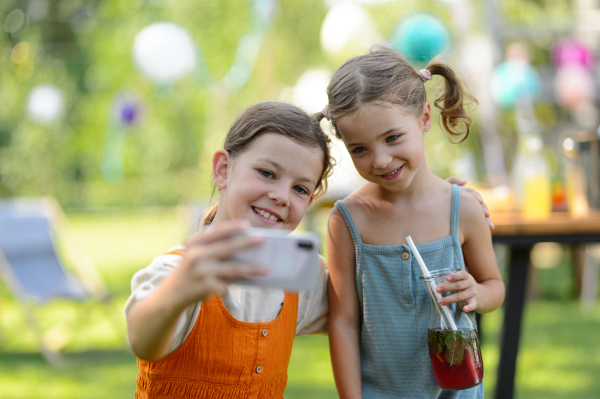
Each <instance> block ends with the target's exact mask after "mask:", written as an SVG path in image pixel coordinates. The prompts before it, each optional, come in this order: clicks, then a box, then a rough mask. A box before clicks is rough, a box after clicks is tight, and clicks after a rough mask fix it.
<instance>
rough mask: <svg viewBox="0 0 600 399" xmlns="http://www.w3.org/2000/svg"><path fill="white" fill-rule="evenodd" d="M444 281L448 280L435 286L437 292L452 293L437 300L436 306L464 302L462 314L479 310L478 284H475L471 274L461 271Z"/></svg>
mask: <svg viewBox="0 0 600 399" xmlns="http://www.w3.org/2000/svg"><path fill="white" fill-rule="evenodd" d="M446 279H447V280H448V282H447V283H443V284H440V285H438V286H437V292H439V293H442V292H446V291H452V292H453V294H452V295H448V296H447V297H444V298H441V299H439V300H438V304H440V305H442V306H443V305H449V304H451V303H455V302H459V301H464V303H465V306H464V307H463V311H464V312H471V311H473V310H475V309H477V308H479V303H478V300H479V296H478V286H479V284H478V283H477V281H475V278H473V276H472V275H471V274H469V273H468V272H467V271H465V270H461V271H458V272H456V273H452V274H450V275H448V277H446Z"/></svg>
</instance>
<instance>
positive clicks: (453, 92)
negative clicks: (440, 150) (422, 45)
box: [427, 57, 477, 143]
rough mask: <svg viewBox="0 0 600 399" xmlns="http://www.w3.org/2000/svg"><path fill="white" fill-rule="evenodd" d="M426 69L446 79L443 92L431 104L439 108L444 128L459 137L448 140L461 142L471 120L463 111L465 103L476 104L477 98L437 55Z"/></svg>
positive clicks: (466, 133) (465, 136)
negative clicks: (455, 139)
mask: <svg viewBox="0 0 600 399" xmlns="http://www.w3.org/2000/svg"><path fill="white" fill-rule="evenodd" d="M427 70H428V71H429V72H431V74H432V75H440V76H443V77H444V79H445V80H446V84H445V88H444V93H443V94H442V95H441V96H440V97H438V98H437V99H436V100H435V101H434V102H433V105H434V106H435V107H436V108H437V109H439V110H440V117H441V120H442V125H443V127H444V130H446V131H447V132H448V133H449V134H450V135H451V136H454V137H458V138H459V140H458V141H452V140H450V141H452V142H453V143H461V142H463V141H464V140H465V139H466V138H467V136H468V135H469V128H470V126H471V122H472V121H471V117H470V116H469V115H467V112H466V111H465V105H466V104H473V103H474V104H475V105H477V100H476V99H475V97H473V96H472V95H471V94H470V93H469V91H468V90H467V88H466V87H465V85H464V83H462V82H461V81H460V79H459V78H458V76H456V73H455V72H454V71H453V70H452V69H451V68H450V67H449V66H448V65H446V64H445V63H444V62H442V61H441V60H440V58H439V57H436V58H434V59H433V60H432V61H431V62H430V63H429V65H428V66H427Z"/></svg>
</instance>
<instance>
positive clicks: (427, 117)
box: [421, 101, 431, 132]
mask: <svg viewBox="0 0 600 399" xmlns="http://www.w3.org/2000/svg"><path fill="white" fill-rule="evenodd" d="M421 126H422V127H423V132H428V131H429V129H431V104H430V103H429V101H425V104H423V115H422V116H421Z"/></svg>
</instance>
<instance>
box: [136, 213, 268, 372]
mask: <svg viewBox="0 0 600 399" xmlns="http://www.w3.org/2000/svg"><path fill="white" fill-rule="evenodd" d="M245 227H246V225H245V224H242V223H227V224H226V225H224V226H222V227H221V228H215V229H214V230H212V231H210V232H207V233H201V234H197V235H195V236H194V237H192V238H190V239H189V240H188V242H187V243H186V247H187V249H186V252H185V256H184V257H183V259H182V261H181V263H180V264H179V266H178V267H177V268H175V270H174V271H173V273H172V274H171V275H170V276H168V277H166V278H165V279H164V280H163V282H162V284H161V285H160V286H159V287H158V288H157V289H156V290H155V291H154V292H153V293H152V294H150V295H148V297H146V298H144V299H143V300H141V301H140V302H138V303H137V304H135V305H134V306H133V308H132V309H131V310H130V311H129V316H128V325H127V333H128V338H129V343H130V345H131V349H132V351H133V353H134V354H135V355H136V356H137V357H139V358H142V359H146V360H156V359H159V358H161V357H163V356H164V355H166V354H167V353H168V350H169V343H170V342H171V339H172V337H173V334H174V332H175V328H176V326H177V321H178V319H179V316H180V315H181V313H182V312H183V311H184V310H185V308H186V307H187V306H189V305H191V304H193V303H197V302H199V301H201V300H203V299H206V298H208V297H209V296H211V295H213V294H215V293H221V292H223V291H224V290H225V289H226V287H227V282H228V280H229V279H231V278H234V277H235V278H237V277H248V276H252V275H260V274H262V273H264V271H263V270H262V269H260V268H257V267H252V266H249V265H246V264H242V263H239V262H231V261H227V260H225V259H227V258H228V257H230V256H231V255H232V254H233V253H234V252H236V251H238V250H240V249H243V248H247V247H249V246H252V245H256V244H257V243H259V242H260V240H261V239H260V237H248V236H246V235H240V233H241V232H242V231H243V229H244V228H245Z"/></svg>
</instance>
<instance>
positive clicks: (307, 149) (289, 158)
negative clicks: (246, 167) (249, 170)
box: [239, 133, 325, 180]
mask: <svg viewBox="0 0 600 399" xmlns="http://www.w3.org/2000/svg"><path fill="white" fill-rule="evenodd" d="M324 156H325V155H324V153H323V150H322V149H321V148H320V147H319V146H316V147H311V146H308V145H306V144H302V143H299V142H298V141H296V140H293V139H291V138H289V137H286V136H284V135H282V134H279V133H264V134H262V135H261V136H259V137H257V138H255V139H254V140H252V142H251V143H250V145H249V146H248V147H247V148H246V150H245V151H243V152H242V154H240V157H239V158H240V159H244V160H252V161H264V162H268V163H271V164H273V165H274V166H276V167H278V168H280V169H281V170H284V171H286V172H289V173H292V174H295V175H310V176H313V175H314V176H317V178H318V177H320V176H321V173H322V168H323V158H324ZM314 176H313V180H314Z"/></svg>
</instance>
